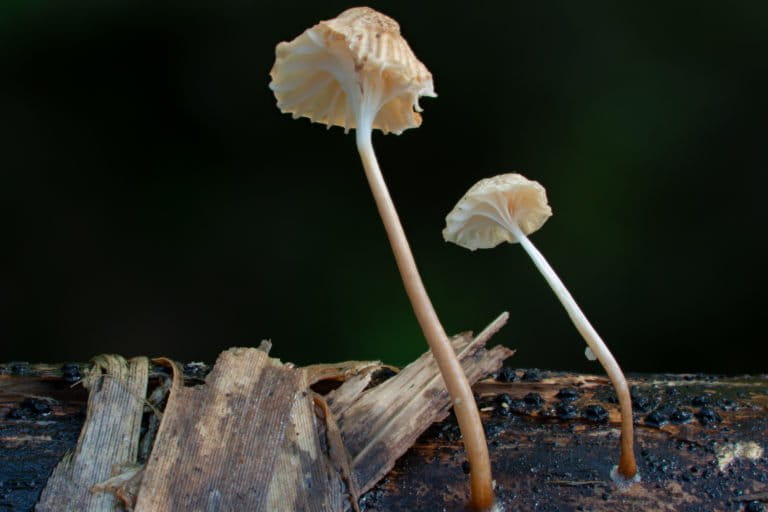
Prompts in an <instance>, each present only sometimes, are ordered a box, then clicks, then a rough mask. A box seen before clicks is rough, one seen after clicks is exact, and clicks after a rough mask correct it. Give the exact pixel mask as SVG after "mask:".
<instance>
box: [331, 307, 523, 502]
mask: <svg viewBox="0 0 768 512" xmlns="http://www.w3.org/2000/svg"><path fill="white" fill-rule="evenodd" d="M507 316H508V315H507V314H506V313H504V314H503V315H501V316H499V317H498V318H497V319H496V320H494V322H492V323H491V324H490V325H489V326H488V327H487V328H486V329H485V330H484V331H483V332H481V333H480V334H479V335H478V336H477V337H476V338H474V339H473V338H472V335H471V333H465V334H461V335H459V336H456V337H454V338H453V339H452V343H453V348H454V350H455V351H456V354H457V355H458V357H459V362H460V363H461V365H462V367H463V368H464V371H465V373H466V374H467V378H468V379H469V381H470V383H474V382H476V381H477V380H479V379H480V378H482V377H484V376H486V375H488V374H491V373H493V372H495V371H496V370H498V369H499V368H500V367H501V364H502V361H504V360H505V359H507V358H508V357H510V356H511V355H512V351H511V350H509V349H507V348H505V347H502V346H498V347H495V348H493V349H492V350H490V351H488V352H486V351H485V350H484V349H483V347H484V346H485V343H486V342H487V341H488V339H489V338H490V337H491V336H493V334H494V333H496V331H498V330H499V329H500V328H501V327H502V326H503V325H504V323H506V321H507ZM362 379H363V380H364V379H365V377H363V378H362ZM360 387H361V386H360V382H356V381H352V382H350V385H349V386H347V385H343V386H341V387H340V388H339V389H337V390H336V391H334V392H333V393H331V394H330V396H329V399H328V400H329V403H330V406H331V410H332V411H333V413H334V416H336V418H337V421H338V423H339V426H340V427H341V437H342V439H343V441H344V445H345V446H346V448H347V451H348V452H349V454H350V458H351V463H352V470H353V473H354V478H355V481H356V484H357V487H358V488H359V489H361V490H362V491H366V490H368V489H370V488H371V487H372V486H373V485H374V484H375V483H376V482H377V481H378V480H379V479H380V478H381V477H382V476H384V475H385V474H386V473H387V472H388V471H389V470H390V469H391V468H392V466H393V465H394V463H395V461H396V460H397V459H398V458H399V457H400V456H401V455H402V454H404V453H405V452H406V451H407V450H408V448H410V447H411V445H412V444H413V442H414V441H415V440H416V438H418V436H419V435H420V434H421V433H422V432H424V431H425V430H426V429H427V427H429V426H430V425H431V424H432V423H434V422H436V421H439V420H441V419H442V418H444V417H445V416H446V415H447V414H448V409H449V408H450V406H451V400H450V397H449V396H448V392H447V391H446V389H445V385H444V384H443V381H442V377H441V376H440V372H439V371H438V369H437V366H436V365H435V363H434V359H433V358H432V356H431V354H430V353H429V352H427V353H425V354H424V355H422V356H421V357H420V358H419V359H417V360H416V361H414V362H413V363H411V364H409V365H408V366H406V367H405V368H403V370H402V371H401V372H400V373H399V374H398V375H397V377H396V378H392V379H389V380H387V381H385V382H384V383H382V384H380V385H378V386H376V387H374V388H371V389H369V390H367V391H363V392H360Z"/></svg>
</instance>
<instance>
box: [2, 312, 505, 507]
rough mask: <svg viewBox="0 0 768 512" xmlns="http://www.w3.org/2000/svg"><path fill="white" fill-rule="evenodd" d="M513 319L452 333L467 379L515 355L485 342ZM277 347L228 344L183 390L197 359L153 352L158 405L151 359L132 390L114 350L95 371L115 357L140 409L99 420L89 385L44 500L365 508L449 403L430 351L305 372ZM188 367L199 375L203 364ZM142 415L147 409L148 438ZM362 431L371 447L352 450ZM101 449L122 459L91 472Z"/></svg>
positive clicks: (361, 443) (104, 461) (49, 503)
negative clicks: (82, 420) (283, 358)
mask: <svg viewBox="0 0 768 512" xmlns="http://www.w3.org/2000/svg"><path fill="white" fill-rule="evenodd" d="M505 321H506V314H505V315H502V316H501V317H499V318H498V319H497V320H496V321H494V323H493V324H491V326H489V327H488V328H487V329H486V330H485V331H483V332H482V333H481V334H480V335H479V336H478V337H477V338H475V339H472V338H471V335H470V334H464V335H460V336H457V337H455V338H454V339H453V344H454V347H455V349H456V350H457V352H458V353H459V355H460V360H461V362H462V365H463V366H464V369H465V372H466V373H467V375H468V378H469V380H470V382H472V383H474V382H475V381H477V380H478V379H480V378H482V377H484V376H486V375H488V374H489V373H493V372H494V371H496V370H498V368H499V367H500V366H501V363H502V361H503V359H505V358H506V357H508V356H509V355H510V354H511V351H509V350H508V349H505V348H503V347H497V348H495V349H493V350H491V351H486V350H485V349H484V348H483V346H484V344H485V343H486V342H487V341H488V339H489V338H490V336H491V335H492V334H493V333H495V332H496V331H497V330H498V329H499V328H500V327H501V326H502V325H503V324H504V322H505ZM269 348H270V344H269V343H265V344H262V347H260V348H259V349H255V348H236V349H230V350H227V351H225V352H223V353H222V354H221V355H220V357H219V359H218V361H217V362H216V365H215V366H214V368H213V370H212V371H211V372H210V373H209V374H208V375H207V376H205V377H204V378H202V376H200V375H198V376H196V380H197V382H196V384H197V385H193V386H185V380H184V370H185V368H186V367H185V368H182V367H181V366H180V365H178V364H177V363H174V362H173V361H170V360H167V359H160V360H156V363H158V364H161V365H165V366H167V367H168V368H169V369H170V374H171V375H170V385H169V386H167V385H165V384H164V383H165V382H168V380H169V377H167V376H166V374H164V373H163V372H162V371H161V372H159V373H158V374H156V375H155V376H154V378H155V380H156V381H157V382H156V384H157V385H156V387H155V389H154V390H152V391H151V393H150V396H149V398H148V399H147V400H145V399H144V397H145V396H146V387H147V382H148V375H147V371H146V370H147V361H146V359H143V364H144V373H143V381H142V383H143V385H144V388H142V389H141V390H140V391H137V390H135V389H134V386H133V384H134V380H135V377H136V376H135V375H132V377H131V379H133V380H130V382H129V383H124V382H122V374H121V373H120V367H119V366H115V364H114V363H113V359H115V360H117V359H116V358H106V359H105V360H106V361H107V363H101V362H98V364H96V365H94V366H93V367H92V368H91V369H90V370H89V372H90V373H98V372H99V371H100V369H101V368H102V367H103V366H108V367H109V369H108V374H109V375H107V377H109V379H107V377H102V378H101V380H107V381H108V382H110V383H112V384H120V386H121V387H120V389H123V390H125V391H127V392H130V394H131V396H132V397H133V398H134V402H135V403H133V404H132V406H133V409H131V410H130V411H128V410H120V411H119V414H118V409H117V407H118V406H117V405H115V410H114V411H112V410H110V411H108V412H110V415H97V412H98V411H100V410H102V409H103V408H104V405H103V404H102V402H103V398H102V396H101V395H100V394H99V393H98V392H95V391H92V394H91V397H90V399H89V402H88V403H89V406H88V407H89V414H88V418H87V420H86V424H85V426H84V427H83V435H82V436H81V438H80V440H79V442H78V446H77V448H76V450H75V456H74V457H72V458H71V459H70V457H69V456H66V457H65V458H64V460H63V461H62V463H61V464H60V466H59V467H58V468H57V469H56V470H55V471H54V474H53V476H52V478H51V480H50V482H49V484H48V486H47V487H46V489H45V491H44V493H43V497H42V500H41V502H40V504H39V505H38V508H39V509H40V510H54V509H56V510H103V509H105V508H108V509H109V510H113V509H115V508H124V509H127V510H136V511H156V510H184V511H197V510H201V511H202V510H205V511H208V510H307V511H317V512H320V511H341V510H348V509H352V510H356V511H357V510H359V507H358V499H359V497H360V495H361V492H364V491H365V490H366V489H368V488H370V487H371V486H372V485H373V484H374V483H375V480H376V479H378V478H380V477H381V476H382V475H383V474H384V473H385V472H386V471H387V469H388V468H391V467H392V466H393V465H394V464H395V461H396V459H397V458H398V457H399V456H400V455H402V453H404V452H405V451H406V450H407V449H408V447H409V446H410V444H411V443H412V442H413V440H415V439H416V438H417V437H418V436H419V435H420V434H421V433H422V432H423V431H424V430H426V428H428V426H429V425H430V424H431V423H432V422H434V421H435V420H437V419H439V418H440V417H443V416H445V415H446V414H447V411H448V408H449V406H450V403H449V399H448V396H447V393H445V392H444V391H442V387H443V384H442V382H441V380H440V376H439V373H438V372H437V369H436V365H435V363H434V360H433V359H432V357H431V356H430V355H429V354H425V355H424V356H422V357H421V358H420V359H419V360H417V361H416V362H415V363H413V364H411V365H409V366H408V367H406V368H405V369H403V370H402V371H401V372H399V373H397V374H395V372H393V371H392V369H391V368H389V367H385V366H383V365H381V364H380V363H375V362H349V363H340V364H337V365H313V366H310V367H307V368H296V367H294V365H291V364H283V363H281V362H280V361H279V360H277V359H272V358H270V357H269V356H268V350H269ZM118 361H121V360H118ZM113 366H114V368H113ZM186 369H189V370H190V371H193V372H197V371H198V370H199V369H200V367H199V365H193V366H190V365H188V368H186ZM384 370H386V371H388V372H389V374H390V375H392V374H394V376H392V377H391V378H389V379H388V380H385V381H384V383H383V384H380V383H379V382H374V380H373V378H374V376H375V375H379V374H381V372H382V371H384ZM89 379H90V378H89ZM101 380H99V381H95V382H98V383H100V382H101ZM140 380H141V379H140ZM10 382H12V381H10ZM88 382H90V380H88ZM333 382H336V384H335V385H334V384H332V383H333ZM16 384H18V383H16ZM99 385H100V386H102V387H101V388H99V389H100V390H101V389H106V388H105V387H104V386H105V385H104V384H99ZM313 386H314V387H316V389H317V392H316V390H315V389H313ZM332 387H336V388H337V389H335V391H333V392H332V393H331V394H330V395H329V396H328V401H329V402H331V404H332V405H330V406H329V405H328V402H327V401H326V397H323V396H322V395H321V394H318V392H321V391H320V390H321V389H323V388H326V391H327V389H330V388H332ZM109 389H111V388H109ZM28 390H29V389H28ZM406 393H407V394H406ZM166 395H167V402H166V403H165V407H164V410H163V411H162V412H161V411H160V410H159V408H160V406H161V404H162V403H163V402H164V400H165V399H166ZM118 398H120V399H123V397H118ZM116 399H117V398H116ZM118 403H121V402H118ZM99 407H101V408H102V409H100V408H99ZM334 407H335V408H336V410H334ZM143 411H147V412H148V413H149V416H148V419H147V421H146V423H145V434H144V437H143V439H140V438H139V435H138V430H139V426H140V425H141V418H142V412H143ZM159 418H161V419H159ZM340 419H343V420H344V423H343V424H342V423H341V422H340V421H339V420H340ZM368 419H370V421H368ZM158 421H159V427H156V425H157V422H158ZM124 422H127V425H123V423H124ZM109 423H112V424H120V425H123V427H122V430H119V429H115V431H116V432H122V433H123V434H122V435H121V436H120V439H119V440H120V443H119V447H120V449H121V450H122V451H121V452H119V453H118V452H117V451H116V450H115V449H113V447H112V445H113V444H114V442H113V440H112V437H109V436H108V437H107V438H106V439H105V438H103V437H102V436H101V435H94V434H93V432H96V433H97V434H98V433H100V432H101V430H99V429H103V427H104V425H107V424H109ZM123 431H125V432H123ZM153 439H154V444H153V445H152V447H151V453H150V454H149V455H148V460H147V462H146V466H144V467H142V466H141V465H137V464H136V462H137V454H139V453H140V448H141V451H143V450H145V449H146V450H148V449H149V448H145V447H147V446H149V445H151V444H152V440H153ZM352 440H354V442H355V443H356V444H355V446H356V448H360V450H358V451H356V452H354V453H355V457H354V458H353V457H352V455H351V454H350V451H349V444H350V443H351V442H352ZM366 440H370V442H369V443H368V444H367V445H366ZM101 450H106V452H107V453H108V454H110V455H111V456H110V457H106V456H102V457H101V458H98V459H97V460H98V462H99V464H98V471H90V470H85V469H83V467H82V466H83V464H87V461H89V460H90V458H87V457H83V456H82V454H89V457H90V454H92V453H94V452H99V453H100V452H101ZM370 464H375V465H376V466H377V467H376V470H375V471H370V470H368V469H367V465H370ZM74 473H77V475H76V478H73V474H74ZM64 494H66V497H65V496H64Z"/></svg>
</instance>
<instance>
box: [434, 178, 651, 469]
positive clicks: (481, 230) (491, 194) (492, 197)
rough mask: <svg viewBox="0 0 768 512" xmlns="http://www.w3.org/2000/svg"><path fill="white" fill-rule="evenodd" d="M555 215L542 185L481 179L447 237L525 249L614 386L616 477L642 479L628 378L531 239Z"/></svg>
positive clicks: (477, 245)
mask: <svg viewBox="0 0 768 512" xmlns="http://www.w3.org/2000/svg"><path fill="white" fill-rule="evenodd" d="M551 215H552V209H551V208H550V207H549V204H547V195H546V191H545V190H544V187H542V186H541V185H540V184H539V183H538V182H535V181H531V180H529V179H527V178H525V177H524V176H521V175H520V174H501V175H499V176H494V177H492V178H488V179H483V180H480V181H479V182H477V183H476V184H475V185H474V186H473V187H472V188H470V189H469V191H468V192H467V193H466V194H465V195H464V197H462V198H461V200H459V202H458V203H457V204H456V206H455V207H454V209H453V210H452V211H451V213H449V214H448V216H447V217H446V227H445V229H444V230H443V238H445V240H446V241H447V242H453V243H455V244H457V245H460V246H461V247H465V248H467V249H469V250H471V251H474V250H476V249H489V248H492V247H496V246H497V245H499V244H500V243H502V242H509V243H511V244H512V243H519V244H520V245H522V246H523V249H525V251H526V252H527V253H528V255H529V256H530V257H531V259H532V260H533V263H534V264H535V265H536V267H537V268H538V269H539V272H541V274H542V275H543V276H544V279H546V281H547V283H549V286H550V287H551V288H552V291H554V292H555V295H557V298H558V299H559V300H560V302H561V303H562V305H563V307H565V310H566V311H567V312H568V316H569V317H570V318H571V321H572V322H573V324H574V325H575V326H576V329H577V330H578V331H579V333H580V334H581V336H582V337H583V338H584V340H585V341H586V342H587V345H588V349H589V350H590V351H591V353H593V354H594V356H596V357H597V359H598V360H599V361H600V364H602V366H603V368H604V369H605V371H606V373H607V374H608V377H609V378H610V379H611V382H612V383H613V387H614V388H615V390H616V396H617V397H618V400H619V407H620V409H621V456H620V458H619V464H618V466H617V467H616V468H614V471H612V476H613V477H614V479H617V480H627V481H633V480H636V479H637V478H639V475H638V474H637V465H636V463H635V454H634V443H633V436H634V433H633V425H632V400H631V398H630V394H629V387H628V386H627V381H626V379H625V378H624V374H623V373H622V371H621V368H619V365H618V363H617V362H616V359H614V357H613V355H612V354H611V352H610V351H609V350H608V347H607V346H606V345H605V343H604V342H603V340H602V339H601V338H600V336H599V335H598V334H597V331H595V329H594V328H593V327H592V325H591V324H590V323H589V320H587V317H586V316H585V315H584V313H583V312H582V311H581V308H579V306H578V304H576V301H575V300H574V299H573V296H571V294H570V292H569V291H568V289H567V288H566V287H565V285H564V284H563V282H562V281H561V280H560V278H559V277H558V276H557V274H556V273H555V271H554V270H553V269H552V267H551V266H550V265H549V263H548V262H547V260H546V259H545V258H544V256H543V255H542V254H541V253H540V252H539V250H538V249H536V247H534V245H533V244H532V243H531V241H530V240H529V239H528V236H527V235H530V234H531V233H533V232H534V231H536V230H538V229H539V228H540V227H541V226H542V225H544V223H545V222H546V221H547V219H548V218H549V217H550V216H551ZM587 357H589V354H588V355H587Z"/></svg>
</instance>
